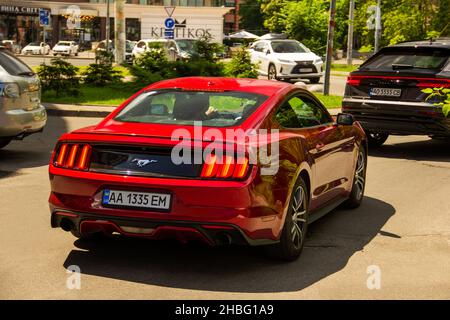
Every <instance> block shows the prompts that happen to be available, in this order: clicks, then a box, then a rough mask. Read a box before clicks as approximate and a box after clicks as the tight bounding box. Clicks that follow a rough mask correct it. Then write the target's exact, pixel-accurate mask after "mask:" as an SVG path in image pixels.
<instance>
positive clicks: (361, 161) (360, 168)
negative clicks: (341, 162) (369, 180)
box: [354, 151, 366, 199]
mask: <svg viewBox="0 0 450 320" xmlns="http://www.w3.org/2000/svg"><path fill="white" fill-rule="evenodd" d="M365 169H366V159H365V156H364V152H362V151H360V152H359V154H358V160H357V162H356V171H355V179H354V184H355V187H356V188H357V191H356V198H357V199H361V197H362V194H363V192H364V183H365Z"/></svg>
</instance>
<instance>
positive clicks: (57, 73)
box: [37, 58, 80, 96]
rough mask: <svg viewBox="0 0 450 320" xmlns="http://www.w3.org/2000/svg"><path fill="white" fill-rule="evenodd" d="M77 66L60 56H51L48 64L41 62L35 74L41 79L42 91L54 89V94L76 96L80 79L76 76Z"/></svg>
mask: <svg viewBox="0 0 450 320" xmlns="http://www.w3.org/2000/svg"><path fill="white" fill-rule="evenodd" d="M77 71H78V68H77V67H75V66H74V65H72V64H71V63H70V62H68V61H66V60H63V59H61V58H53V59H51V60H50V65H46V64H45V63H43V64H41V65H40V66H39V68H38V69H37V74H38V76H39V78H40V80H41V84H42V89H43V91H54V92H55V94H56V96H60V95H62V94H64V95H68V96H77V95H78V94H79V86H80V81H79V78H78V76H77Z"/></svg>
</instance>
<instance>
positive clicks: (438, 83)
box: [417, 79, 450, 88]
mask: <svg viewBox="0 0 450 320" xmlns="http://www.w3.org/2000/svg"><path fill="white" fill-rule="evenodd" d="M417 80H418V82H417V86H418V87H419V88H450V79H417Z"/></svg>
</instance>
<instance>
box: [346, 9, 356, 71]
mask: <svg viewBox="0 0 450 320" xmlns="http://www.w3.org/2000/svg"><path fill="white" fill-rule="evenodd" d="M354 10H355V0H350V7H349V10H348V35H347V66H349V67H350V66H352V64H353V20H354Z"/></svg>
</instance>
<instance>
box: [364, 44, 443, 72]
mask: <svg viewBox="0 0 450 320" xmlns="http://www.w3.org/2000/svg"><path fill="white" fill-rule="evenodd" d="M449 52H450V51H447V50H439V49H428V50H415V49H414V48H408V49H403V50H401V51H400V50H399V51H384V52H383V51H382V52H380V53H379V54H377V55H375V56H374V57H373V58H372V59H370V60H368V61H367V62H366V63H365V64H363V65H362V66H361V69H364V70H394V69H441V68H442V67H443V66H444V65H445V63H446V62H447V59H448V58H449Z"/></svg>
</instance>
